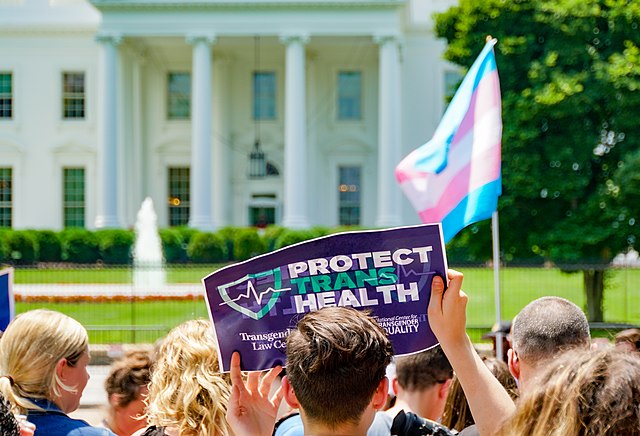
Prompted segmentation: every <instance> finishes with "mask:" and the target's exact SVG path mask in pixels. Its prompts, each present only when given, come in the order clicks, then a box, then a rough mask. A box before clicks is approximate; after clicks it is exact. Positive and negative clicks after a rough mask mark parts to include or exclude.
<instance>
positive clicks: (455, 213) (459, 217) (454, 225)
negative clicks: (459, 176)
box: [442, 178, 502, 243]
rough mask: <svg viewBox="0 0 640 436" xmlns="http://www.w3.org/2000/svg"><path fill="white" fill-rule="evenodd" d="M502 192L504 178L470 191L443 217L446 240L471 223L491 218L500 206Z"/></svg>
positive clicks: (443, 230)
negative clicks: (499, 199) (499, 198)
mask: <svg viewBox="0 0 640 436" xmlns="http://www.w3.org/2000/svg"><path fill="white" fill-rule="evenodd" d="M501 192H502V178H498V179H496V180H494V181H493V182H490V183H487V184H486V185H484V186H481V187H480V188H478V189H476V190H475V191H473V192H470V193H469V195H467V196H466V197H465V198H463V199H462V201H460V203H458V205H457V206H456V207H455V208H454V209H453V210H452V211H451V212H449V213H448V214H447V215H446V216H445V217H444V218H443V219H442V232H443V235H444V241H445V243H446V242H449V241H450V240H451V239H452V238H453V237H454V236H455V235H456V234H457V233H458V232H459V231H460V230H462V229H463V228H465V227H466V226H468V225H469V224H472V223H475V222H477V221H481V220H484V219H487V218H491V214H493V211H495V210H496V209H497V207H498V196H499V195H500V193H501Z"/></svg>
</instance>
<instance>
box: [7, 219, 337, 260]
mask: <svg viewBox="0 0 640 436" xmlns="http://www.w3.org/2000/svg"><path fill="white" fill-rule="evenodd" d="M341 230H345V229H341ZM335 232H336V229H329V228H326V227H314V228H311V229H306V230H293V229H287V228H284V227H279V226H269V227H267V228H266V229H257V228H254V227H224V228H222V229H219V230H218V231H216V232H200V231H198V230H196V229H192V228H189V227H172V228H166V229H160V230H159V232H158V233H159V235H160V240H161V241H162V250H163V254H164V257H165V261H166V262H167V263H188V262H193V263H219V262H237V261H243V260H247V259H250V258H252V257H255V256H258V255H260V254H264V253H267V252H270V251H273V250H276V249H279V248H282V247H286V246H288V245H292V244H297V243H299V242H303V241H306V240H309V239H314V238H318V237H320V236H325V235H327V234H330V233H335ZM134 245H135V232H134V231H132V230H123V229H103V230H97V231H91V230H87V229H83V228H68V229H65V230H62V231H59V232H56V231H52V230H12V229H0V263H7V264H14V265H29V264H35V263H37V262H61V261H62V262H69V263H80V264H93V263H98V262H103V263H105V264H110V265H130V264H131V263H132V260H133V251H134V250H133V247H134Z"/></svg>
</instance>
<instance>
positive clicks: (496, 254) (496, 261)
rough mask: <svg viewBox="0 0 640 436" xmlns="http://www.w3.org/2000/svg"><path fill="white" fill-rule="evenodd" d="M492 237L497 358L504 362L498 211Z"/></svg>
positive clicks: (494, 214) (492, 220) (493, 223)
mask: <svg viewBox="0 0 640 436" xmlns="http://www.w3.org/2000/svg"><path fill="white" fill-rule="evenodd" d="M491 235H492V240H493V292H494V299H495V307H496V326H497V329H498V330H497V332H496V358H497V359H498V360H503V358H504V356H503V353H502V340H503V338H504V334H503V333H502V332H501V331H500V325H501V324H502V306H501V301H500V233H499V229H498V210H497V209H496V210H495V211H494V212H493V214H492V215H491Z"/></svg>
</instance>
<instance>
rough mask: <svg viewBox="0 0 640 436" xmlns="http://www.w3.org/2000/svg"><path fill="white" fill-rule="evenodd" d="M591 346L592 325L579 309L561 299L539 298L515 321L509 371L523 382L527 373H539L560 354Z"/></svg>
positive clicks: (519, 314) (522, 311) (527, 306)
mask: <svg viewBox="0 0 640 436" xmlns="http://www.w3.org/2000/svg"><path fill="white" fill-rule="evenodd" d="M590 344H591V336H590V333H589V322H588V321H587V317H586V316H585V315H584V312H582V310H581V309H580V308H579V307H578V306H576V305H575V304H574V303H572V302H570V301H569V300H565V299H564V298H560V297H542V298H538V299H537V300H534V301H532V302H531V303H529V304H527V305H526V306H525V307H524V309H522V310H521V311H520V313H518V315H516V317H515V319H514V320H513V325H512V326H511V349H510V350H509V369H510V370H511V372H512V374H513V375H514V377H516V378H517V379H519V380H520V381H521V382H522V381H523V378H524V377H523V371H524V370H526V371H528V372H530V373H531V374H534V373H537V372H538V371H539V369H544V366H545V365H546V364H547V363H548V362H549V361H551V360H552V359H553V358H554V357H556V356H557V355H559V354H561V353H564V352H565V351H567V350H572V349H588V348H589V346H590Z"/></svg>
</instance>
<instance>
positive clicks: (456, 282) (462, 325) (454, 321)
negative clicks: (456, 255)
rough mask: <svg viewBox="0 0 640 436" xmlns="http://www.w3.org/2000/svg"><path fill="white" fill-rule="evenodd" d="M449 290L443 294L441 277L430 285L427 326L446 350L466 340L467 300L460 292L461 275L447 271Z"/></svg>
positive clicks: (435, 278)
mask: <svg viewBox="0 0 640 436" xmlns="http://www.w3.org/2000/svg"><path fill="white" fill-rule="evenodd" d="M447 278H448V279H449V288H448V289H447V290H446V292H445V286H444V282H443V281H442V278H441V277H434V279H433V282H432V284H431V300H430V301H429V311H428V313H429V325H430V326H431V330H433V333H435V335H436V337H437V338H438V340H439V341H440V346H441V347H442V349H443V350H445V351H446V349H447V348H450V347H456V346H460V345H461V344H463V343H465V342H466V341H467V340H468V339H467V333H466V327H467V301H468V300H469V298H468V297H467V294H465V293H464V291H463V290H462V279H463V275H462V273H460V272H458V271H455V270H452V269H450V270H448V271H447Z"/></svg>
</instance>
